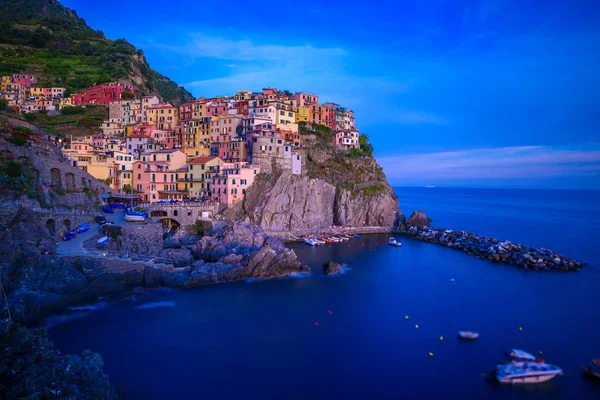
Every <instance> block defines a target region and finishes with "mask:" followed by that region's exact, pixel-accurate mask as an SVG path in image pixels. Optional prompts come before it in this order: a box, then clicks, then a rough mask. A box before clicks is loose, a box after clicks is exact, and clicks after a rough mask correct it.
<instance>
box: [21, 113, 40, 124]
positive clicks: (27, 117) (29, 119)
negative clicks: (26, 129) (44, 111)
mask: <svg viewBox="0 0 600 400" xmlns="http://www.w3.org/2000/svg"><path fill="white" fill-rule="evenodd" d="M23 118H25V121H27V122H34V121H35V120H36V119H37V115H35V114H34V113H25V114H24V115H23Z"/></svg>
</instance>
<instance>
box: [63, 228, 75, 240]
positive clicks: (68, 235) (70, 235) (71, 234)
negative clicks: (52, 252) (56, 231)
mask: <svg viewBox="0 0 600 400" xmlns="http://www.w3.org/2000/svg"><path fill="white" fill-rule="evenodd" d="M76 235H77V233H76V232H75V231H68V232H65V234H64V235H63V240H64V241H65V242H66V241H67V240H71V239H73V238H74V237H75V236H76Z"/></svg>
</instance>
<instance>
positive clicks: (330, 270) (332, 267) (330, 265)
mask: <svg viewBox="0 0 600 400" xmlns="http://www.w3.org/2000/svg"><path fill="white" fill-rule="evenodd" d="M341 272H342V266H341V265H340V264H338V263H336V262H335V261H329V262H326V263H324V264H323V273H324V274H325V275H327V276H330V275H336V274H339V273H341Z"/></svg>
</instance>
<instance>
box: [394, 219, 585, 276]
mask: <svg viewBox="0 0 600 400" xmlns="http://www.w3.org/2000/svg"><path fill="white" fill-rule="evenodd" d="M402 233H403V234H405V235H407V236H410V237H414V238H416V239H419V240H423V241H425V242H431V243H437V244H440V245H443V246H446V247H450V248H453V249H457V250H461V251H463V252H465V253H467V254H469V255H474V256H476V257H479V258H486V259H488V260H490V261H494V262H503V263H506V264H510V265H514V266H517V267H520V268H526V269H535V270H546V271H551V270H562V271H577V270H579V269H580V268H581V267H583V266H585V263H579V262H577V261H575V260H573V259H572V258H569V257H565V256H563V255H561V254H558V253H555V252H553V251H551V250H548V249H544V248H541V249H536V248H533V247H527V246H524V245H521V244H515V243H511V242H509V241H508V240H506V241H500V240H498V239H495V238H488V237H485V236H480V235H476V234H473V233H469V232H464V231H452V230H446V229H440V228H431V227H424V226H421V227H416V226H412V227H410V228H408V229H407V230H405V231H402Z"/></svg>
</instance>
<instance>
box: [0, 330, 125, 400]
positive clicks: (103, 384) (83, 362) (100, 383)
mask: <svg viewBox="0 0 600 400" xmlns="http://www.w3.org/2000/svg"><path fill="white" fill-rule="evenodd" d="M103 366H104V362H103V360H102V357H100V355H99V354H97V353H93V352H91V351H90V350H85V351H84V352H83V354H82V355H81V356H76V355H71V354H68V355H61V354H60V353H59V352H58V350H56V349H55V348H54V344H53V343H52V342H51V341H49V340H48V338H47V336H46V332H45V330H44V329H37V330H33V329H27V328H24V327H22V326H19V325H18V324H15V323H11V322H8V321H6V320H5V321H0V393H1V394H2V398H3V399H8V400H12V399H58V398H62V399H106V400H113V399H120V398H121V396H119V394H118V393H117V391H116V390H115V388H114V387H113V386H112V385H111V384H110V382H109V381H108V377H107V376H106V375H104V373H103V372H102V368H103Z"/></svg>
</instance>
